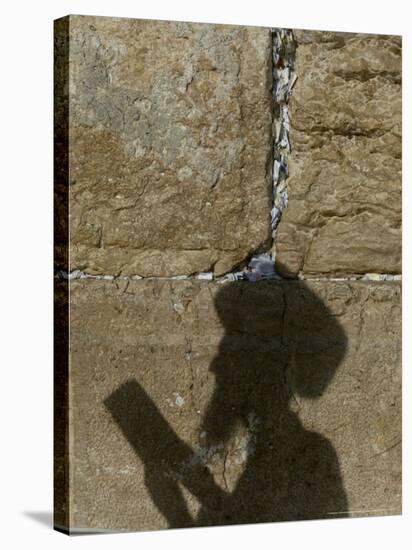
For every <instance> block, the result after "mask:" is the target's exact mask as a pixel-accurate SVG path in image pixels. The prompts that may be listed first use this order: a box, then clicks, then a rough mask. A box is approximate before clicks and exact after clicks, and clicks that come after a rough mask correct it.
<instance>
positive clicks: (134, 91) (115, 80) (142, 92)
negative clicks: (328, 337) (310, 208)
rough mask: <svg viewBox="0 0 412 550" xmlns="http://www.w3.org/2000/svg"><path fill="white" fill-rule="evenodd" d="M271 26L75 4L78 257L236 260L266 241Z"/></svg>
mask: <svg viewBox="0 0 412 550" xmlns="http://www.w3.org/2000/svg"><path fill="white" fill-rule="evenodd" d="M270 59H271V33H270V30H269V29H265V28H253V27H237V26H227V25H209V24H196V23H174V22H162V21H149V20H134V19H116V18H107V17H88V16H87V17H86V16H70V199H69V200H70V253H71V258H70V259H71V265H70V269H71V270H73V269H80V270H82V271H85V272H88V273H91V274H111V275H120V274H121V275H141V276H144V277H148V276H173V275H182V274H186V275H188V274H191V273H196V272H201V271H214V272H215V274H216V275H220V274H223V273H225V272H228V271H231V270H232V269H233V268H234V267H235V266H237V265H238V264H240V263H241V262H242V261H244V260H245V259H246V258H247V257H248V256H249V255H250V253H251V251H253V250H256V249H263V248H267V247H268V246H269V245H270V205H271V198H270V193H271V191H270V188H271V184H270V158H271V117H272V115H271V113H272V106H271V97H270V93H271V86H272V83H271V75H270V63H271V61H270Z"/></svg>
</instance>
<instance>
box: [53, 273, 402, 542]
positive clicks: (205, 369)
mask: <svg viewBox="0 0 412 550" xmlns="http://www.w3.org/2000/svg"><path fill="white" fill-rule="evenodd" d="M66 284H67V283H66ZM69 285H70V353H71V355H70V379H69V400H70V403H69V405H70V410H69V431H68V432H67V433H68V441H67V447H66V448H67V449H68V455H69V456H68V458H69V460H68V463H69V464H70V479H69V482H68V483H67V509H68V511H69V512H68V519H67V526H66V527H67V528H68V529H69V530H71V531H72V532H75V531H76V530H80V531H81V530H82V529H85V530H99V529H113V530H140V529H145V530H146V529H159V528H165V527H183V526H191V525H211V524H227V523H247V522H263V521H277V520H298V519H310V518H324V517H335V516H354V515H355V516H356V515H368V514H379V515H382V514H394V513H400V507H401V497H400V491H401V479H400V476H401V474H400V472H401V456H400V449H401V445H400V438H401V430H400V354H401V350H400V286H399V284H398V283H396V282H391V283H386V282H376V283H374V282H342V283H337V282H324V281H323V282H311V283H310V284H309V283H305V282H302V281H290V282H287V281H286V282H285V281H282V282H274V281H272V282H261V283H248V282H236V283H225V284H223V285H222V284H218V283H208V282H204V281H189V280H188V281H159V280H151V281H121V282H119V281H117V282H107V281H98V280H78V281H73V282H70V283H69ZM63 294H64V293H63ZM63 436H64V434H63V433H62V434H61V437H63ZM59 448H64V445H61V446H59Z"/></svg>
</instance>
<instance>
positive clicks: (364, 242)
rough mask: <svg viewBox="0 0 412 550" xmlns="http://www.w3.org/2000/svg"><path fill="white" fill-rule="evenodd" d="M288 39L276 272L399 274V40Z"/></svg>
mask: <svg viewBox="0 0 412 550" xmlns="http://www.w3.org/2000/svg"><path fill="white" fill-rule="evenodd" d="M295 38H296V42H297V51H296V66H295V70H296V73H297V76H298V79H297V81H296V84H295V86H294V88H293V93H292V97H291V99H290V120H291V130H290V141H291V145H292V154H291V156H290V159H289V168H290V178H289V180H288V188H289V206H288V207H287V208H286V209H285V210H284V212H283V217H282V219H281V222H280V224H279V227H278V231H277V236H276V251H277V258H278V260H279V267H280V271H281V272H282V273H283V274H284V275H287V276H292V277H293V276H296V275H297V274H298V273H299V272H301V273H302V274H303V275H309V276H311V275H319V274H322V275H326V276H329V275H334V274H335V275H336V274H346V275H348V274H361V273H368V272H378V273H382V272H383V273H399V272H400V271H401V38H400V37H397V36H379V35H365V34H345V33H329V32H312V31H296V32H295ZM281 264H283V266H282V265H281Z"/></svg>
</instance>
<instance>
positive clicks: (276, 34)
mask: <svg viewBox="0 0 412 550" xmlns="http://www.w3.org/2000/svg"><path fill="white" fill-rule="evenodd" d="M272 36H273V130H272V132H273V134H272V135H273V207H272V211H271V224H272V239H273V246H272V255H273V256H274V255H275V243H274V240H275V237H276V228H277V226H278V224H279V221H280V219H281V217H282V212H283V210H284V209H285V208H286V207H287V205H288V185H287V179H288V176H289V169H288V158H289V154H290V151H291V147H290V141H289V131H290V121H289V108H288V103H289V98H290V96H291V93H292V88H293V86H294V84H295V82H296V79H297V75H296V73H295V52H296V42H295V39H294V37H293V33H292V31H291V30H289V29H273V31H272Z"/></svg>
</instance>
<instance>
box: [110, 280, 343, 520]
mask: <svg viewBox="0 0 412 550" xmlns="http://www.w3.org/2000/svg"><path fill="white" fill-rule="evenodd" d="M215 307H216V310H217V312H218V315H219V318H220V320H221V322H222V324H223V325H224V328H225V334H224V336H223V338H222V340H221V342H220V345H219V352H218V354H217V356H216V357H215V358H214V359H213V361H212V363H211V365H210V371H211V372H213V374H214V376H215V387H214V392H213V394H212V396H211V398H210V401H209V403H208V406H207V408H206V411H205V413H204V416H203V419H202V422H201V429H202V431H203V432H204V433H205V437H204V440H203V442H202V445H204V446H205V448H206V449H208V448H220V449H223V451H222V452H225V453H226V452H227V449H228V448H229V446H230V441H231V438H232V437H233V434H234V432H235V430H236V429H237V427H238V426H242V427H243V428H244V429H246V430H248V431H249V435H250V437H249V442H248V445H247V449H246V452H245V458H244V463H243V467H242V472H241V473H240V475H239V476H238V477H237V479H236V480H235V481H234V482H233V483H232V486H231V487H229V486H228V484H226V489H225V490H224V489H222V488H221V486H219V484H217V483H216V481H215V479H214V477H213V475H212V474H211V472H210V471H209V469H208V468H207V466H205V465H204V463H202V462H201V461H199V460H196V457H195V454H194V450H193V449H192V448H191V447H190V446H189V445H188V444H187V443H185V442H184V441H182V440H181V439H180V438H179V436H178V435H177V434H176V433H175V432H174V430H173V429H172V428H171V427H170V425H169V424H168V422H167V421H166V420H165V419H164V417H163V416H162V414H161V413H160V411H159V410H158V408H157V407H156V405H155V404H154V402H153V401H152V399H151V398H150V396H149V395H148V394H147V393H146V392H145V390H144V389H143V388H142V387H141V385H140V384H139V383H138V382H137V381H136V380H135V379H131V380H129V381H128V382H126V383H125V384H123V385H121V386H120V387H119V388H118V389H117V390H115V391H114V392H113V393H112V394H111V395H109V397H108V398H107V399H106V400H105V402H104V404H105V406H106V408H107V409H108V411H110V413H111V415H112V417H113V419H114V420H115V422H116V423H117V425H118V426H119V427H120V429H121V430H122V432H123V434H124V436H125V437H126V438H127V440H128V441H129V443H130V444H131V446H132V447H133V449H134V451H135V453H136V454H137V455H138V456H139V458H140V459H141V460H142V462H143V464H144V468H145V483H146V486H147V489H148V491H149V493H150V495H151V498H152V499H153V503H154V504H155V506H156V507H157V508H158V510H159V511H160V512H161V513H162V514H163V515H164V517H165V518H166V520H167V522H168V524H169V526H170V527H175V528H176V527H189V526H206V525H226V524H242V523H261V522H275V521H287V520H292V521H296V520H302V519H319V518H326V517H333V516H332V515H331V514H339V517H345V515H346V514H345V511H346V510H347V499H346V495H345V491H344V488H343V483H342V478H341V474H340V469H339V462H338V457H337V455H336V452H335V450H334V448H333V446H332V445H331V443H330V442H329V440H328V439H326V438H325V437H324V436H322V435H320V434H319V433H316V432H314V431H309V430H308V429H306V428H305V427H304V426H303V425H302V423H301V421H300V419H299V416H298V409H299V398H306V399H318V398H321V396H322V393H323V392H324V390H325V389H326V387H327V386H328V384H329V382H330V381H331V380H332V378H333V375H334V373H335V371H336V369H337V367H338V366H339V363H340V362H341V360H342V359H343V357H344V354H345V350H346V347H347V338H346V335H345V333H344V331H343V329H342V327H341V326H340V324H339V323H338V322H337V320H336V318H335V317H334V316H333V315H332V313H331V312H330V311H329V309H328V308H327V306H326V305H325V304H324V303H323V302H322V300H321V299H320V298H319V297H318V296H317V295H316V294H315V292H313V291H312V290H311V289H310V288H308V286H307V285H306V284H305V283H304V282H302V281H262V282H258V283H250V282H246V281H239V282H230V283H225V284H223V285H222V287H221V288H220V289H219V290H218V292H217V294H216V297H215ZM292 404H293V405H294V406H293V407H292ZM296 411H297V412H296ZM182 464H184V465H186V466H185V467H184V468H183V469H182ZM171 472H172V473H171ZM173 472H175V474H173ZM180 485H183V486H185V487H186V489H188V490H189V491H190V492H191V493H192V494H193V495H194V496H195V497H196V498H197V499H198V501H199V502H200V505H201V506H200V511H199V513H198V515H197V517H192V516H191V514H190V512H189V510H188V508H187V505H186V501H185V499H184V496H183V494H182V491H181V487H180ZM335 517H336V516H335Z"/></svg>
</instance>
